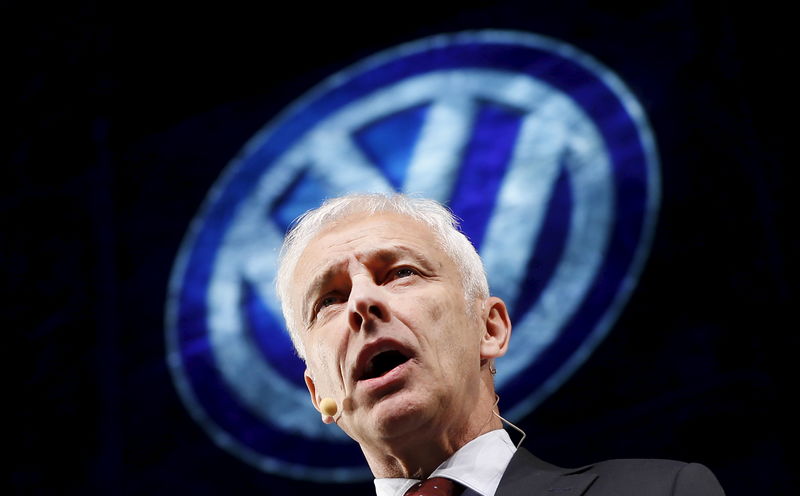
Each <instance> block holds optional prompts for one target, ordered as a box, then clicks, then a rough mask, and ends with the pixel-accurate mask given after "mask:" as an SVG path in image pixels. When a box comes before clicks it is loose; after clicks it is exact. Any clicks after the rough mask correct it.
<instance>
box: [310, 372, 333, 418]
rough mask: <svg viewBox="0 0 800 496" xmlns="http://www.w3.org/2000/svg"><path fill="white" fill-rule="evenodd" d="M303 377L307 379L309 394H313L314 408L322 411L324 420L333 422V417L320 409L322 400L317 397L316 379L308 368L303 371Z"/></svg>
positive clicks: (312, 402)
mask: <svg viewBox="0 0 800 496" xmlns="http://www.w3.org/2000/svg"><path fill="white" fill-rule="evenodd" d="M303 377H305V380H306V387H307V388H308V394H309V395H310V396H311V404H312V405H314V409H315V410H316V411H318V412H320V415H321V417H322V422H324V423H326V424H330V423H331V422H333V417H331V416H330V415H325V414H324V413H322V412H321V411H320V409H319V402H320V400H319V399H318V398H317V386H316V385H315V384H314V379H313V378H312V377H311V374H310V373H309V372H308V369H306V371H305V372H304V373H303Z"/></svg>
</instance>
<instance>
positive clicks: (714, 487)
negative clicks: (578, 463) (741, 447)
mask: <svg viewBox="0 0 800 496" xmlns="http://www.w3.org/2000/svg"><path fill="white" fill-rule="evenodd" d="M587 470H588V471H591V472H594V473H596V474H597V475H598V477H597V480H595V483H594V484H593V486H594V485H596V486H598V487H597V488H598V489H609V490H611V489H612V488H613V489H614V490H616V491H620V490H625V491H627V493H630V494H665V495H675V496H694V495H697V496H700V495H704V496H705V495H709V496H715V495H723V494H724V492H723V491H722V488H721V487H720V485H719V482H718V481H717V478H716V477H714V474H712V473H711V471H710V470H709V469H708V468H707V467H705V466H704V465H701V464H699V463H684V462H678V461H674V460H658V459H623V460H608V461H604V462H600V463H596V464H594V465H592V466H590V467H587ZM627 493H623V494H627Z"/></svg>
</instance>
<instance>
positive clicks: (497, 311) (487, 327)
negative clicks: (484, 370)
mask: <svg viewBox="0 0 800 496" xmlns="http://www.w3.org/2000/svg"><path fill="white" fill-rule="evenodd" d="M482 317H483V319H482V320H483V323H484V331H483V336H482V337H481V360H482V361H483V360H490V359H493V358H497V357H501V356H503V355H505V354H506V351H508V340H509V339H510V338H511V318H510V317H509V316H508V309H507V308H506V304H505V302H504V301H503V300H501V299H500V298H498V297H496V296H490V297H489V298H486V300H484V302H483V313H482Z"/></svg>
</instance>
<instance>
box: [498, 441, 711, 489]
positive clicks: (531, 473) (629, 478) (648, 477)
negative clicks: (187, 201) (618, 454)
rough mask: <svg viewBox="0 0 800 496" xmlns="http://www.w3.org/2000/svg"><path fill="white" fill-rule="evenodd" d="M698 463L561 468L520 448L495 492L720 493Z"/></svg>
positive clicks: (626, 463) (631, 462) (641, 462)
mask: <svg viewBox="0 0 800 496" xmlns="http://www.w3.org/2000/svg"><path fill="white" fill-rule="evenodd" d="M724 494H725V493H724V492H723V491H722V487H720V485H719V482H717V479H716V478H715V477H714V474H712V473H711V471H710V470H708V469H707V468H706V467H704V466H703V465H700V464H697V463H682V462H675V461H672V460H609V461H605V462H600V463H596V464H594V465H587V466H585V467H581V468H573V469H568V468H560V467H556V466H555V465H550V464H549V463H546V462H543V461H542V460H540V459H538V458H536V457H535V456H533V455H532V454H531V453H530V452H529V451H528V450H526V449H524V448H520V449H518V450H517V452H516V453H515V454H514V457H513V458H512V459H511V462H510V463H509V464H508V467H507V468H506V471H505V474H503V478H502V480H500V485H499V486H498V487H497V492H496V493H495V496H522V495H530V496H536V495H546V496H556V495H558V496H579V495H583V496H662V495H663V496H724Z"/></svg>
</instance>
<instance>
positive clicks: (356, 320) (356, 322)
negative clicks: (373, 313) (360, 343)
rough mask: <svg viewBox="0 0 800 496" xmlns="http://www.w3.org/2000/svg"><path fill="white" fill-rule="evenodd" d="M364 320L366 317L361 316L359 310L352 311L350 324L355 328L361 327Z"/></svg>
mask: <svg viewBox="0 0 800 496" xmlns="http://www.w3.org/2000/svg"><path fill="white" fill-rule="evenodd" d="M363 321H364V319H362V318H361V315H360V314H359V313H358V312H351V313H350V325H351V327H353V328H354V329H360V328H361V323H362V322H363Z"/></svg>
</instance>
